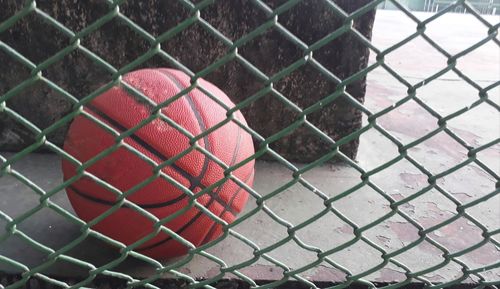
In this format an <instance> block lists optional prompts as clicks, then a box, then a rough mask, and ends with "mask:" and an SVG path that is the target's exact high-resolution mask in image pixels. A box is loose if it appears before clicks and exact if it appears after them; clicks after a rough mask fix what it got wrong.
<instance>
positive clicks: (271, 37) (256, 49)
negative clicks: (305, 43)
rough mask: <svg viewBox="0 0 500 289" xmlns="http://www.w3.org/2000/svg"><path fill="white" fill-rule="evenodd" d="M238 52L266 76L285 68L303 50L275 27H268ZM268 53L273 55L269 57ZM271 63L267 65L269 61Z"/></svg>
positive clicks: (297, 57)
mask: <svg viewBox="0 0 500 289" xmlns="http://www.w3.org/2000/svg"><path fill="white" fill-rule="evenodd" d="M239 53H240V54H241V55H242V56H243V57H244V58H245V59H247V60H248V61H249V62H250V63H252V64H253V65H254V66H255V67H257V68H258V69H259V70H260V71H262V72H263V73H264V74H266V75H268V76H272V75H273V74H276V73H278V72H280V71H281V70H283V69H285V68H286V67H288V66H289V65H291V64H292V63H294V62H296V61H297V60H299V58H301V57H302V55H303V52H302V50H301V49H300V47H298V46H297V45H296V44H295V43H293V42H291V41H290V40H289V39H287V38H286V37H285V36H284V35H283V34H281V33H280V32H279V31H278V30H277V29H276V28H272V29H269V30H267V31H265V32H264V33H262V34H259V35H258V36H257V37H255V38H253V39H252V40H250V41H249V42H247V43H245V45H244V46H243V47H241V48H240V49H239ZM268 55H274V57H272V58H269V56H268ZM270 62H271V63H272V65H269V63H270Z"/></svg>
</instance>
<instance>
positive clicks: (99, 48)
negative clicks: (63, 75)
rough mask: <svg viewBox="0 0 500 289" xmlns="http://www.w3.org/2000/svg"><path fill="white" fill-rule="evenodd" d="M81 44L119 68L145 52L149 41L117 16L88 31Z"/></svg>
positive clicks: (149, 46) (148, 46) (148, 47)
mask: <svg viewBox="0 0 500 289" xmlns="http://www.w3.org/2000/svg"><path fill="white" fill-rule="evenodd" d="M81 43H82V45H83V46H85V47H86V48H87V49H89V50H90V51H92V52H93V53H95V54H96V55H97V56H99V57H100V58H102V59H103V60H104V61H106V62H107V63H109V64H111V65H112V66H114V67H115V68H121V67H122V66H125V65H127V64H129V63H130V62H132V60H133V59H136V58H138V57H140V56H141V55H143V54H144V53H146V52H147V51H148V49H150V48H151V45H150V43H148V41H147V40H146V39H144V38H143V37H142V36H141V35H140V34H138V33H137V32H136V31H134V30H133V29H132V28H130V27H129V26H128V25H127V23H126V22H125V21H123V20H121V19H119V18H117V17H115V18H112V19H111V20H109V21H107V22H105V23H104V24H102V26H99V27H98V28H97V29H95V30H93V31H92V32H90V33H89V34H88V35H87V36H86V37H84V38H83V39H82V41H81Z"/></svg>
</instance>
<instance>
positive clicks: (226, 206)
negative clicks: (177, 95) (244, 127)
mask: <svg viewBox="0 0 500 289" xmlns="http://www.w3.org/2000/svg"><path fill="white" fill-rule="evenodd" d="M159 72H160V74H162V75H163V76H164V77H166V78H168V79H169V80H170V81H172V82H173V83H174V85H175V86H177V89H178V90H179V91H182V90H183V89H185V87H183V85H182V84H181V82H180V81H179V80H178V79H177V77H175V75H172V74H171V73H169V72H168V71H163V70H159ZM186 98H187V101H188V104H189V106H190V108H191V110H192V111H193V113H194V115H195V117H196V121H197V122H198V126H199V127H200V130H201V131H202V132H204V131H205V130H206V129H207V126H206V125H205V122H204V121H203V118H202V117H201V115H200V112H199V111H198V110H197V109H196V105H195V103H194V100H193V97H192V96H191V94H190V93H189V92H188V93H187V94H186ZM238 132H239V131H238ZM203 142H204V143H205V149H206V150H207V151H208V152H210V153H212V152H211V151H210V142H209V141H208V135H205V136H203ZM209 161H210V160H209V158H208V156H205V160H204V162H203V168H202V169H201V172H200V174H199V175H198V177H195V178H194V179H193V182H195V183H196V184H197V185H198V184H201V181H202V179H203V178H204V177H205V174H206V172H207V169H208V163H209ZM192 185H193V184H192ZM208 195H209V196H210V197H211V198H210V199H215V200H216V201H217V202H218V203H219V204H221V205H222V207H224V210H226V211H230V212H231V213H232V214H234V215H236V213H235V212H234V210H233V209H232V208H231V207H230V206H229V204H228V203H226V202H224V200H222V199H221V198H220V197H219V195H218V194H217V193H215V192H212V191H210V192H209V193H208ZM207 206H208V205H207Z"/></svg>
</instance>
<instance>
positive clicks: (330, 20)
mask: <svg viewBox="0 0 500 289" xmlns="http://www.w3.org/2000/svg"><path fill="white" fill-rule="evenodd" d="M307 15H320V17H321V18H322V20H323V21H316V20H317V19H313V18H311V17H307ZM279 21H280V23H281V24H282V25H283V26H284V27H285V28H286V29H288V30H289V31H290V32H291V33H293V35H295V36H296V37H298V38H299V39H301V40H302V41H304V42H305V43H307V44H313V43H314V42H316V41H318V40H320V39H321V38H323V37H325V36H326V35H328V33H329V32H333V31H335V30H336V29H338V28H340V26H341V24H342V18H341V17H339V15H338V14H337V13H335V11H334V10H333V9H330V7H329V6H328V4H327V3H326V2H321V1H309V0H306V1H301V2H299V3H298V4H297V5H295V6H294V7H293V8H291V9H290V10H288V11H286V12H285V13H283V14H280V18H279ZM304 25H307V26H308V27H310V28H311V31H310V32H309V33H306V32H305V31H304V29H302V28H303V27H304Z"/></svg>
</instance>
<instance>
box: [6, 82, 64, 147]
mask: <svg viewBox="0 0 500 289" xmlns="http://www.w3.org/2000/svg"><path fill="white" fill-rule="evenodd" d="M27 103H29V104H30V105H26V104H27ZM7 106H8V107H9V108H10V109H12V110H13V111H14V112H15V113H16V114H18V115H19V116H21V117H23V118H24V119H26V120H28V121H29V122H31V123H32V124H33V125H35V126H37V127H38V128H39V129H41V130H43V129H45V128H48V127H50V126H52V125H53V124H54V123H55V122H56V121H58V120H59V119H61V118H62V117H64V116H65V115H66V114H68V113H69V112H71V109H72V101H69V100H68V98H67V97H66V96H65V95H63V94H61V93H60V92H58V91H56V90H54V89H52V88H51V87H49V86H48V85H47V84H46V83H44V82H42V81H40V80H39V81H36V82H35V83H33V84H32V85H30V86H28V87H27V88H25V89H23V90H22V91H21V92H19V93H18V94H17V95H15V96H14V97H12V98H10V99H9V100H8V101H7ZM33 107H37V108H39V109H33ZM3 117H6V116H5V115H3ZM7 118H9V117H8V116H7ZM10 120H11V121H13V122H17V124H18V125H22V124H21V123H19V121H17V120H15V119H14V118H13V117H12V116H11V117H10ZM66 125H67V124H66ZM6 129H7V130H9V128H8V127H7V128H6ZM63 129H65V128H60V129H59V133H58V130H57V129H56V130H55V131H53V132H52V133H51V134H49V135H48V137H49V140H51V141H54V142H56V143H62V142H63V140H62V137H63V136H62V135H61V133H60V132H61V130H63ZM6 133H8V134H13V137H15V138H17V139H19V141H18V145H22V144H31V143H30V141H29V140H26V138H25V136H24V135H25V133H26V128H25V127H23V128H21V129H19V130H16V129H10V132H6Z"/></svg>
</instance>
